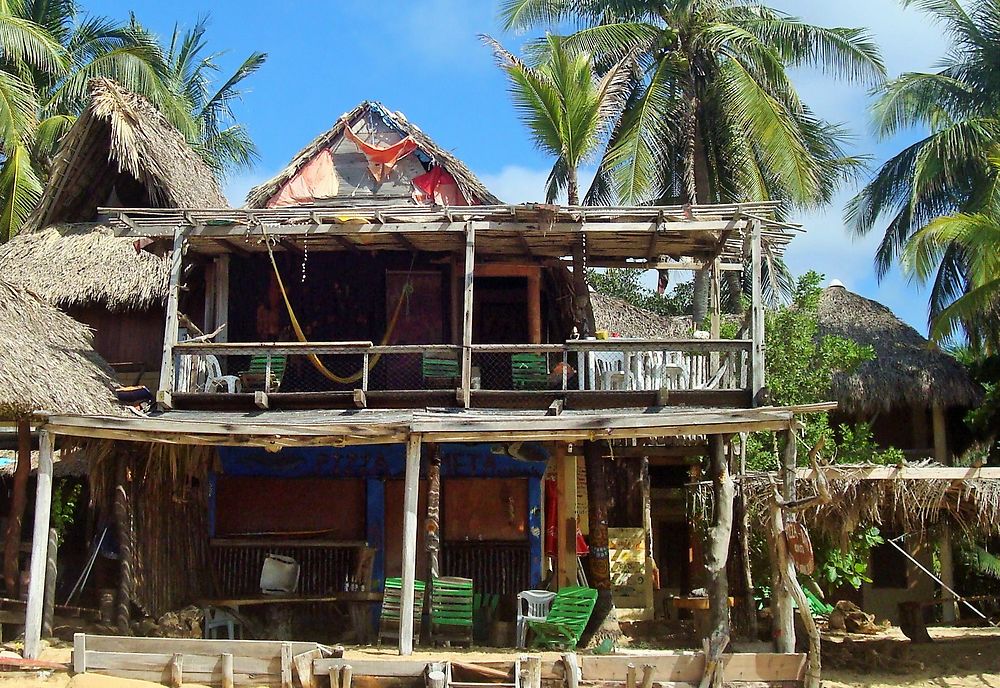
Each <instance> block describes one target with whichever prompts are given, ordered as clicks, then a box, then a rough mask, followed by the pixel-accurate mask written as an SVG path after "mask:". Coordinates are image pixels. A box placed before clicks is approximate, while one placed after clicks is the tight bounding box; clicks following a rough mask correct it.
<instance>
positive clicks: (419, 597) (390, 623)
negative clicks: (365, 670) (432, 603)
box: [378, 578, 427, 645]
mask: <svg viewBox="0 0 1000 688" xmlns="http://www.w3.org/2000/svg"><path fill="white" fill-rule="evenodd" d="M426 589H427V584H426V583H424V582H423V581H419V580H415V581H413V636H414V637H415V638H419V637H420V619H421V617H423V615H424V591H425V590H426ZM402 605H403V579H402V578H386V579H385V586H384V588H383V592H382V613H381V615H380V616H379V622H378V644H379V645H381V644H382V640H383V639H387V640H398V639H399V618H400V609H402Z"/></svg>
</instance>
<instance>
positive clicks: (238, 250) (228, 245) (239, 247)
mask: <svg viewBox="0 0 1000 688" xmlns="http://www.w3.org/2000/svg"><path fill="white" fill-rule="evenodd" d="M214 243H215V244H217V245H219V246H221V247H222V248H224V249H226V250H227V251H228V252H229V253H235V254H236V255H238V256H240V257H241V258H250V257H252V256H253V255H254V252H253V251H251V250H250V249H248V248H247V247H246V246H244V245H243V242H241V241H240V240H238V239H216V240H215V242H214ZM223 255H225V254H223Z"/></svg>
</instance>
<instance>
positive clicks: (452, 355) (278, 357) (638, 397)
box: [171, 339, 751, 408]
mask: <svg viewBox="0 0 1000 688" xmlns="http://www.w3.org/2000/svg"><path fill="white" fill-rule="evenodd" d="M464 353H465V351H464V349H463V347H461V346H456V345H445V344H433V345H431V344H428V345H410V346H376V345H374V344H373V343H372V342H312V343H308V344H301V343H297V342H274V343H213V342H180V343H178V344H177V345H176V346H175V348H174V354H175V357H176V360H175V370H176V375H175V379H174V388H173V390H171V394H172V396H173V397H174V398H176V399H185V400H186V401H187V403H193V402H197V403H202V404H210V403H211V404H222V405H226V404H239V403H240V402H241V400H242V401H243V402H247V401H248V400H249V399H251V398H253V399H256V402H257V403H258V405H259V404H260V403H262V402H263V403H267V404H268V406H269V407H270V401H274V402H275V403H274V405H275V406H276V407H277V406H281V405H282V404H284V405H286V406H289V407H302V406H309V407H327V406H328V407H338V406H342V405H356V406H368V405H371V406H379V407H397V408H398V407H423V406H431V405H434V406H439V405H449V406H454V405H464V402H463V400H464V399H469V404H470V405H472V406H480V407H494V406H495V407H525V408H535V407H543V408H544V407H546V406H548V405H549V404H551V403H552V402H553V400H555V399H564V400H567V402H570V401H571V402H572V403H574V404H577V405H579V406H590V407H594V406H598V407H615V406H621V407H629V406H650V405H663V404H666V403H680V404H683V403H696V404H712V405H735V406H748V405H749V390H750V386H751V381H750V377H751V366H750V354H751V343H750V342H749V341H747V340H705V339H684V340H635V339H607V340H573V341H567V342H565V343H562V344H474V345H472V346H471V347H470V350H469V352H468V353H469V355H468V357H466V356H464V355H463V354H464ZM464 365H468V366H469V371H468V374H467V375H463V372H464V370H463V366H464ZM463 380H468V382H467V385H468V389H467V390H466V389H465V388H464V387H463ZM261 394H263V395H265V396H264V397H262V396H261ZM269 400H270V401H269Z"/></svg>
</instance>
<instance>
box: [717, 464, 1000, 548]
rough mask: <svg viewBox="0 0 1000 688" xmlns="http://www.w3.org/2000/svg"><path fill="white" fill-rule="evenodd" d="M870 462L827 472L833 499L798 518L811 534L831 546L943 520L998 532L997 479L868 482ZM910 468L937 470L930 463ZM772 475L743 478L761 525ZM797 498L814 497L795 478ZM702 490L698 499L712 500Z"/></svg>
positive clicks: (811, 488) (919, 529)
mask: <svg viewBox="0 0 1000 688" xmlns="http://www.w3.org/2000/svg"><path fill="white" fill-rule="evenodd" d="M874 467H875V466H873V465H871V464H851V465H847V464H842V465H837V466H836V467H835V468H833V469H831V468H827V469H824V470H826V471H827V472H826V475H827V480H828V489H829V492H830V496H831V498H832V499H831V501H830V502H829V503H827V504H817V505H815V506H811V507H809V508H806V509H805V510H803V511H800V512H799V519H800V520H801V521H802V522H803V523H805V525H806V526H807V527H808V528H809V529H810V531H813V532H815V533H822V534H823V535H826V536H827V537H829V538H830V539H831V540H832V541H834V542H846V541H847V538H848V537H849V536H850V534H851V533H853V532H854V531H855V529H857V528H858V527H859V526H869V525H874V526H880V527H885V528H888V529H892V530H896V531H898V532H903V533H924V532H926V531H927V530H929V529H931V528H933V527H934V526H936V525H938V524H940V523H942V522H943V521H944V520H945V519H947V520H948V521H950V522H951V523H953V524H955V525H957V526H958V527H959V528H960V529H962V530H964V531H966V532H968V533H970V534H974V535H979V536H981V535H995V534H997V533H1000V480H997V479H994V478H976V479H974V480H951V479H936V478H926V477H907V476H906V475H905V474H904V476H902V477H897V478H888V479H870V478H866V477H865V476H866V473H867V471H868V469H870V468H874ZM907 467H908V468H921V467H925V468H926V467H939V464H936V463H934V462H932V461H926V462H920V463H917V464H914V463H910V464H908V466H907ZM772 479H773V476H771V478H769V477H768V475H767V474H766V473H749V474H747V475H746V476H745V477H744V479H743V485H744V489H745V490H746V495H747V503H748V506H749V508H750V511H751V513H753V514H755V515H756V517H757V518H758V519H759V520H760V522H761V523H763V522H764V520H765V519H766V518H767V509H768V505H769V504H770V501H771V499H772V496H773V494H774V491H773V490H774V488H773V483H772ZM797 482H798V487H797V494H798V495H799V496H800V497H807V496H809V495H812V494H815V493H816V488H815V485H814V484H813V482H812V481H811V480H808V479H801V478H800V479H799V480H798V481H797ZM709 493H710V490H709V489H708V488H707V487H703V488H702V489H700V490H699V495H700V496H702V497H703V498H710V494H709Z"/></svg>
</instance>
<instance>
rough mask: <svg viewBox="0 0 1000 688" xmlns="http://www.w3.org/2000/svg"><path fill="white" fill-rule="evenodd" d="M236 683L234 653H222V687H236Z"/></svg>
mask: <svg viewBox="0 0 1000 688" xmlns="http://www.w3.org/2000/svg"><path fill="white" fill-rule="evenodd" d="M235 685H236V682H235V679H234V677H233V653H232V652H223V653H222V688H234V687H235Z"/></svg>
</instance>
